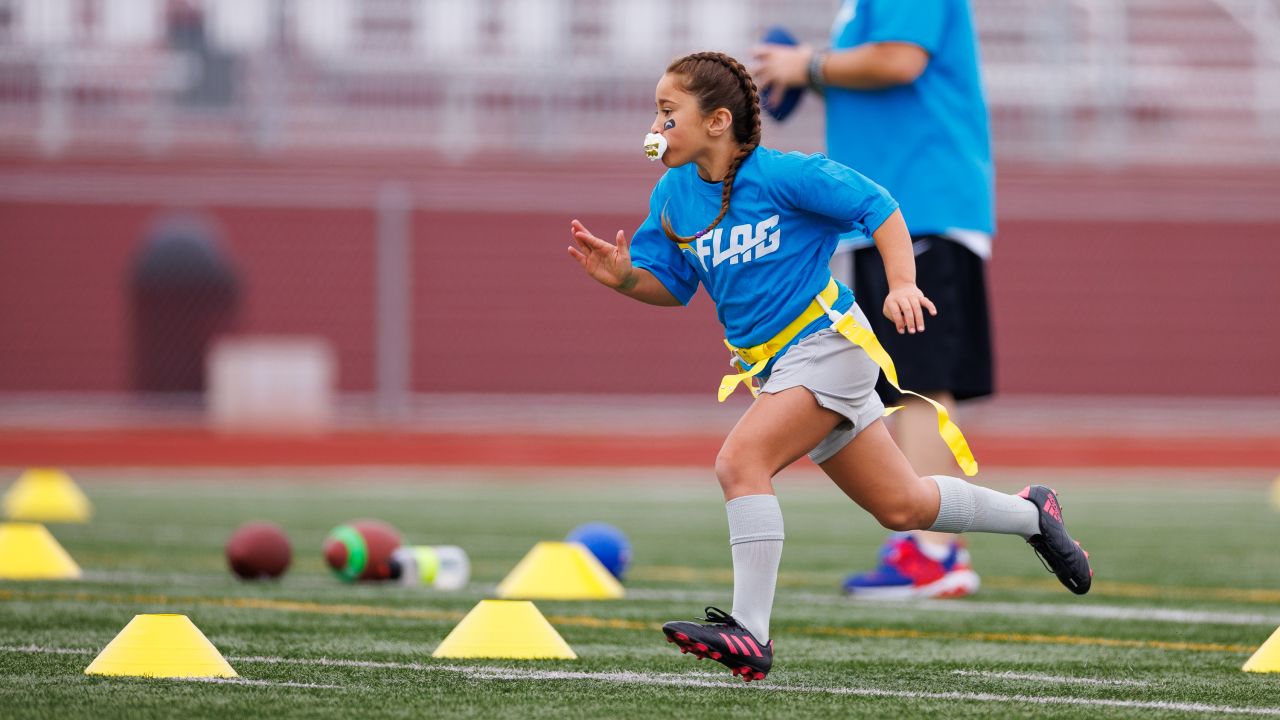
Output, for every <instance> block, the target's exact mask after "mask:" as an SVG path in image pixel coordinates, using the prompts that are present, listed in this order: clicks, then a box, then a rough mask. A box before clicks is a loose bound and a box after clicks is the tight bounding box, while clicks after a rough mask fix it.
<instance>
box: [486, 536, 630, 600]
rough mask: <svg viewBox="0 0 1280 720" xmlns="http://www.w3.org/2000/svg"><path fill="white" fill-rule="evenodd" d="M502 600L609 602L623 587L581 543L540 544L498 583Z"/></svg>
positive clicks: (619, 594)
mask: <svg viewBox="0 0 1280 720" xmlns="http://www.w3.org/2000/svg"><path fill="white" fill-rule="evenodd" d="M497 595H498V597H500V598H523V599H526V600H608V599H613V598H620V597H622V596H623V590H622V585H621V584H619V583H618V581H617V580H615V579H614V577H613V575H611V574H609V571H608V570H606V569H605V567H604V566H603V565H601V564H600V561H599V560H597V559H596V556H595V555H592V554H591V551H590V550H588V549H587V548H586V547H585V546H583V545H581V544H580V543H570V542H540V543H538V544H537V545H534V546H533V549H532V550H530V551H529V554H528V555H525V556H524V559H523V560H521V561H520V563H519V564H518V565H516V566H515V568H514V569H513V570H512V571H511V572H510V573H509V574H508V575H507V577H506V578H504V579H503V581H502V582H501V583H499V584H498V590H497Z"/></svg>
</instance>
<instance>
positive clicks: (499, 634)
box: [431, 600, 578, 660]
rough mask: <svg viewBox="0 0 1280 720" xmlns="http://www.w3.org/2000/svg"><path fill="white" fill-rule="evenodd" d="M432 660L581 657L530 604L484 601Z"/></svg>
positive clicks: (468, 614)
mask: <svg viewBox="0 0 1280 720" xmlns="http://www.w3.org/2000/svg"><path fill="white" fill-rule="evenodd" d="M431 657H437V658H500V659H512V660H542V659H551V660H555V659H566V660H576V659H577V657H578V655H577V654H576V653H574V652H573V648H571V647H569V643H567V642H565V641H564V638H562V637H560V633H558V632H556V629H555V628H553V627H551V623H549V622H547V619H546V618H545V617H543V616H542V613H541V612H538V608H536V607H534V605H533V603H531V602H529V601H527V600H481V601H480V604H479V605H476V606H475V607H474V608H472V609H471V612H469V613H467V616H466V617H464V618H462V622H460V623H458V625H457V627H455V628H454V629H453V632H450V633H449V635H448V637H446V638H445V639H444V641H443V642H441V643H440V646H439V647H437V648H436V651H435V652H433V653H431Z"/></svg>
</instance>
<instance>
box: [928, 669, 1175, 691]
mask: <svg viewBox="0 0 1280 720" xmlns="http://www.w3.org/2000/svg"><path fill="white" fill-rule="evenodd" d="M951 674H952V675H962V676H964V677H981V678H990V679H992V680H1032V681H1035V682H1047V683H1065V684H1069V685H1124V686H1128V687H1146V686H1148V685H1150V684H1151V683H1149V682H1147V681H1146V680H1108V679H1105V678H1086V677H1065V676H1062V675H1041V674H1039V673H1017V672H988V671H984V670H952V671H951Z"/></svg>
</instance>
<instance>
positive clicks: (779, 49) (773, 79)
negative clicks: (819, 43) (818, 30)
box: [751, 45, 813, 92]
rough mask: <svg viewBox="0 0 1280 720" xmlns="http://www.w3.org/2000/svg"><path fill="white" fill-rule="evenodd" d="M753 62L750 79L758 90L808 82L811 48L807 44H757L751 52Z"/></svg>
mask: <svg viewBox="0 0 1280 720" xmlns="http://www.w3.org/2000/svg"><path fill="white" fill-rule="evenodd" d="M752 57H754V58H755V63H754V64H753V65H752V67H751V76H752V79H754V80H755V81H756V85H757V86H758V87H759V88H760V92H765V91H772V90H775V89H776V90H778V91H779V92H781V91H782V90H785V89H786V88H790V87H804V86H805V85H808V84H809V58H811V57H813V48H812V47H810V46H808V45H759V46H757V47H756V48H755V50H754V51H753V52H752Z"/></svg>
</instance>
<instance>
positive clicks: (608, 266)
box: [569, 220, 635, 290]
mask: <svg viewBox="0 0 1280 720" xmlns="http://www.w3.org/2000/svg"><path fill="white" fill-rule="evenodd" d="M569 232H570V234H572V235H573V241H574V242H575V243H576V244H577V247H573V246H572V245H571V246H569V255H571V256H572V257H573V259H574V260H577V261H578V264H579V265H581V266H582V269H583V270H586V271H587V274H588V275H590V276H591V277H593V278H595V279H596V281H598V282H599V283H600V284H602V285H605V286H607V287H611V288H613V289H614V290H626V289H627V284H628V283H632V284H634V282H635V281H634V279H633V277H632V275H633V268H632V267H631V241H630V240H627V236H626V235H625V234H624V233H623V232H622V231H621V230H619V231H618V238H617V242H618V244H617V245H610V244H609V243H607V242H605V241H604V240H601V239H600V238H598V237H596V236H595V235H592V234H591V231H590V230H587V227H586V226H585V225H583V224H582V223H580V222H578V221H577V220H574V221H573V222H571V223H570V224H569Z"/></svg>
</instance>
